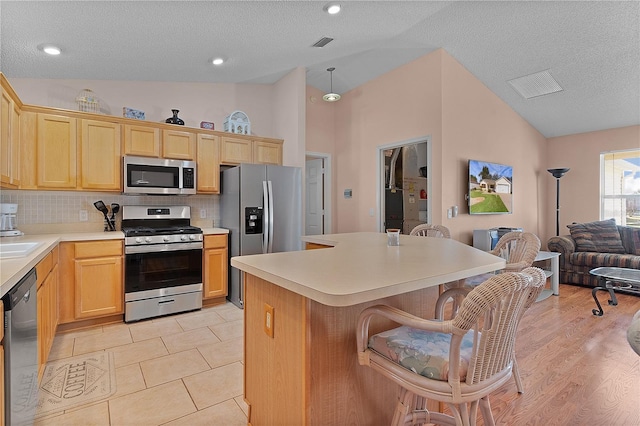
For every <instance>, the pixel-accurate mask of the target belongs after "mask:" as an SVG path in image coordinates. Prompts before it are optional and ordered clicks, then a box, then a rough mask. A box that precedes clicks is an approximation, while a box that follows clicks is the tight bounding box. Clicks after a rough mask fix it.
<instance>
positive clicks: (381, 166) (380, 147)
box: [376, 135, 432, 232]
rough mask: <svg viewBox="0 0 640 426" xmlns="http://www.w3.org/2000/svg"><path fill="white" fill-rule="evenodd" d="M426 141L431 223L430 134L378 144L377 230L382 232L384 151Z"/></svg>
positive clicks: (428, 208) (428, 205) (428, 200)
mask: <svg viewBox="0 0 640 426" xmlns="http://www.w3.org/2000/svg"><path fill="white" fill-rule="evenodd" d="M424 142H426V143H427V223H431V212H432V207H431V194H432V192H431V168H432V167H431V135H426V136H421V137H418V138H413V139H407V140H404V141H400V142H390V143H387V144H384V145H378V147H377V148H376V149H377V151H378V153H377V156H376V158H377V160H376V161H377V162H378V165H377V167H376V182H377V184H376V185H377V189H378V190H377V191H376V205H377V206H378V208H377V209H376V210H377V213H376V223H377V224H378V232H384V179H385V174H384V151H386V150H388V149H393V148H400V147H401V146H404V145H415V144H418V143H424Z"/></svg>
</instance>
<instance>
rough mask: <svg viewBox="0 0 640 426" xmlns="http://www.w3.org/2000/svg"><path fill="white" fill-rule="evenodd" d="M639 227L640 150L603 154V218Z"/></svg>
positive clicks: (601, 215) (601, 176)
mask: <svg viewBox="0 0 640 426" xmlns="http://www.w3.org/2000/svg"><path fill="white" fill-rule="evenodd" d="M609 218H614V219H615V220H616V223H617V224H618V225H626V226H635V227H638V228H640V150H638V149H634V150H629V151H615V152H613V151H612V152H605V153H602V154H600V219H609Z"/></svg>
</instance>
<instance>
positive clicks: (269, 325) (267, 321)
mask: <svg viewBox="0 0 640 426" xmlns="http://www.w3.org/2000/svg"><path fill="white" fill-rule="evenodd" d="M264 332H265V333H266V334H267V336H269V337H271V338H273V306H271V305H269V304H268V303H265V304H264Z"/></svg>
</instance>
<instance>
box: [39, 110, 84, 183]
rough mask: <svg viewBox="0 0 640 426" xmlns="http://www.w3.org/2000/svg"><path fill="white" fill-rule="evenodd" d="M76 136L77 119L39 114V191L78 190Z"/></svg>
mask: <svg viewBox="0 0 640 426" xmlns="http://www.w3.org/2000/svg"><path fill="white" fill-rule="evenodd" d="M76 136H77V132H76V119H75V118H70V117H63V116H61V115H52V114H38V137H37V148H36V150H37V175H38V187H39V188H59V189H66V188H75V187H76Z"/></svg>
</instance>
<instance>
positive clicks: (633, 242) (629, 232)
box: [618, 226, 640, 255]
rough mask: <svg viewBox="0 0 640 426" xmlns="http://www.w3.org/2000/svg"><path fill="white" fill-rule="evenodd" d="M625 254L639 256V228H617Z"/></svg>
mask: <svg viewBox="0 0 640 426" xmlns="http://www.w3.org/2000/svg"><path fill="white" fill-rule="evenodd" d="M618 232H620V239H622V245H623V246H624V251H625V253H629V254H636V255H640V228H632V227H630V226H618Z"/></svg>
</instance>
